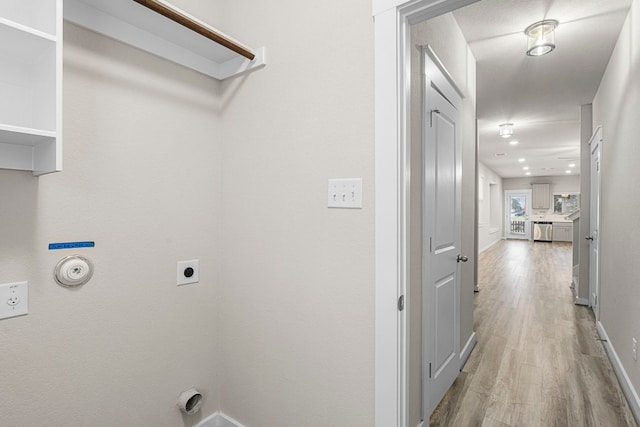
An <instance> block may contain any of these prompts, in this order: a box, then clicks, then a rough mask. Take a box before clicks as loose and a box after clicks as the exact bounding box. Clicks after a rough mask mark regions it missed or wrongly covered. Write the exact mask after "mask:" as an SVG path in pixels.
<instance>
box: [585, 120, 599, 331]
mask: <svg viewBox="0 0 640 427" xmlns="http://www.w3.org/2000/svg"><path fill="white" fill-rule="evenodd" d="M589 145H590V147H591V213H590V215H591V216H590V222H589V235H588V236H587V239H588V240H589V305H591V309H592V310H593V313H594V314H595V316H596V320H599V319H600V309H599V306H600V301H599V299H600V254H599V251H600V175H601V173H602V172H601V167H600V165H601V162H600V157H601V154H602V127H598V128H597V129H596V131H595V132H594V134H593V136H592V137H591V141H589Z"/></svg>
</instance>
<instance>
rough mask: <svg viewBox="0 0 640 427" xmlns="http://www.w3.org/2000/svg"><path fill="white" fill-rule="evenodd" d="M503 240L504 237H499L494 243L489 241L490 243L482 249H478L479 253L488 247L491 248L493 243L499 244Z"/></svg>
mask: <svg viewBox="0 0 640 427" xmlns="http://www.w3.org/2000/svg"><path fill="white" fill-rule="evenodd" d="M502 240H503V239H498V240H496V241H495V242H493V243H489V244H488V245H487V246H485V247H484V248H481V249H480V250H479V251H478V254H481V253H482V252H484V251H486V250H487V249H489V248H490V247H491V246H493V245H497V244H498V243H500V242H501V241H502Z"/></svg>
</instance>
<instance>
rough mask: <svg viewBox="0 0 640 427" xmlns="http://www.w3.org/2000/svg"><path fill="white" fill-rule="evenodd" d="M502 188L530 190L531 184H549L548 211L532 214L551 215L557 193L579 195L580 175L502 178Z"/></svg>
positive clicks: (536, 211)
mask: <svg viewBox="0 0 640 427" xmlns="http://www.w3.org/2000/svg"><path fill="white" fill-rule="evenodd" d="M502 183H503V186H504V189H505V190H530V189H531V184H550V187H549V198H550V199H549V203H550V204H549V206H550V208H549V209H544V210H541V209H536V210H534V211H533V212H532V213H534V214H547V213H549V214H552V213H553V195H554V194H558V193H579V192H580V175H558V176H540V177H527V178H504V179H503V181H502Z"/></svg>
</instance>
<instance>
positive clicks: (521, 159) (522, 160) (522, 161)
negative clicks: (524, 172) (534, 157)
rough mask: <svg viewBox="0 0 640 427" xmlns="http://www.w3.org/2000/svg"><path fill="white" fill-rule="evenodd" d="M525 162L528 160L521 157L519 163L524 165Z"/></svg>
mask: <svg viewBox="0 0 640 427" xmlns="http://www.w3.org/2000/svg"><path fill="white" fill-rule="evenodd" d="M525 160H527V159H525V158H524V157H520V158H519V159H518V161H519V162H520V163H524V162H525Z"/></svg>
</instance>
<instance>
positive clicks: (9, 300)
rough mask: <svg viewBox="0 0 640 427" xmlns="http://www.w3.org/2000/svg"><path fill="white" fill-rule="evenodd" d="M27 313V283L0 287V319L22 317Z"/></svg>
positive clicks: (6, 284) (8, 284)
mask: <svg viewBox="0 0 640 427" xmlns="http://www.w3.org/2000/svg"><path fill="white" fill-rule="evenodd" d="M28 312H29V284H28V283H27V282H14V283H5V284H3V285H0V319H6V318H8V317H15V316H22V315H23V314H27V313H28Z"/></svg>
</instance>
